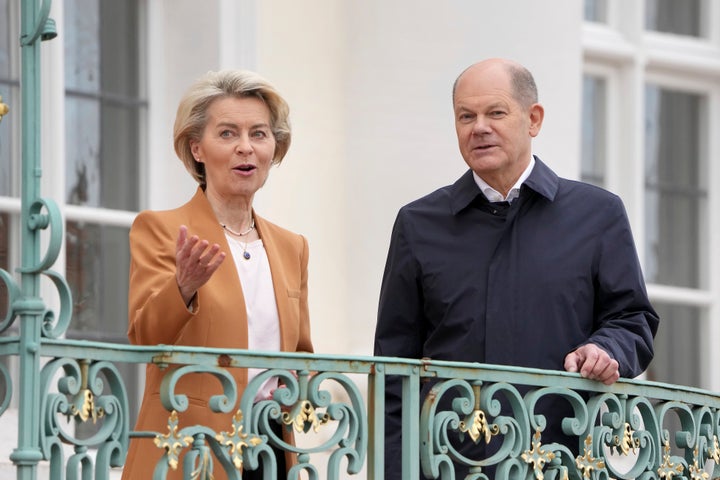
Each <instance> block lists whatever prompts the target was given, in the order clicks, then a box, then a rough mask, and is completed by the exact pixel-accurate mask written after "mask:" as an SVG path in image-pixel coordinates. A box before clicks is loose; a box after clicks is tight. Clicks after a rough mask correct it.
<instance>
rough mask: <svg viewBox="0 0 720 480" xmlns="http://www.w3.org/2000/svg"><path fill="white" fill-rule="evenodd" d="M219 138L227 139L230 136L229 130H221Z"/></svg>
mask: <svg viewBox="0 0 720 480" xmlns="http://www.w3.org/2000/svg"><path fill="white" fill-rule="evenodd" d="M220 136H221V137H222V138H228V137H230V136H232V131H231V130H223V131H222V132H220Z"/></svg>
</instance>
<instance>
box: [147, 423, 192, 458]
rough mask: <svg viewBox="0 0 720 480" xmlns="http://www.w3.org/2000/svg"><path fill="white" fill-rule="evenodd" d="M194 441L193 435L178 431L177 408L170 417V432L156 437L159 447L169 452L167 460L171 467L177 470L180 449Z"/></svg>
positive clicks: (156, 443)
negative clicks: (184, 435) (181, 435)
mask: <svg viewBox="0 0 720 480" xmlns="http://www.w3.org/2000/svg"><path fill="white" fill-rule="evenodd" d="M192 441H193V438H192V437H191V436H186V437H182V438H181V437H180V434H179V433H178V414H177V412H176V411H175V410H173V411H172V413H171V414H170V418H169V419H168V433H167V434H166V435H157V436H156V437H155V445H157V446H158V448H164V449H165V451H166V452H167V453H166V455H167V461H168V465H170V468H172V469H173V470H177V467H178V457H179V456H180V451H181V450H182V449H183V448H184V447H187V446H188V445H190V444H191V443H192Z"/></svg>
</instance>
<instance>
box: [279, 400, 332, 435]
mask: <svg viewBox="0 0 720 480" xmlns="http://www.w3.org/2000/svg"><path fill="white" fill-rule="evenodd" d="M295 411H297V414H296V415H294V416H293V413H292V412H295ZM292 412H290V413H288V412H284V413H283V415H282V422H283V423H284V424H285V425H293V426H294V427H295V430H297V431H298V432H307V431H308V430H309V429H310V428H311V427H312V429H313V431H315V432H317V431H318V430H320V427H321V426H322V425H325V424H326V423H328V422H329V421H330V416H329V415H328V414H327V413H324V414H322V415H321V416H320V417H318V416H317V414H316V413H315V407H314V406H313V404H312V403H310V402H309V401H308V400H303V401H302V402H300V404H299V408H298V407H295V408H293V410H292Z"/></svg>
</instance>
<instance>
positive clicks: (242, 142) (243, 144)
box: [235, 135, 253, 155]
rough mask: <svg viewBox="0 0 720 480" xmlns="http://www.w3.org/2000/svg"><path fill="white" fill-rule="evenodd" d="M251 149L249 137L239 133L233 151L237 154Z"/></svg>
mask: <svg viewBox="0 0 720 480" xmlns="http://www.w3.org/2000/svg"><path fill="white" fill-rule="evenodd" d="M252 150H253V148H252V143H251V142H250V138H249V137H248V136H247V135H240V136H239V137H238V141H237V144H236V145H235V151H236V152H237V153H239V154H241V155H242V154H248V153H251V152H252Z"/></svg>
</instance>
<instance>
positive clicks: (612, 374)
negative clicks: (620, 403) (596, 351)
mask: <svg viewBox="0 0 720 480" xmlns="http://www.w3.org/2000/svg"><path fill="white" fill-rule="evenodd" d="M619 378H620V370H619V364H618V362H617V361H615V360H612V359H611V360H610V361H609V362H608V363H607V365H606V366H605V368H604V369H603V370H602V371H601V372H599V373H598V374H597V375H596V380H598V381H600V382H602V383H604V384H605V385H612V384H613V383H615V382H616V381H617V380H618V379H619Z"/></svg>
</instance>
